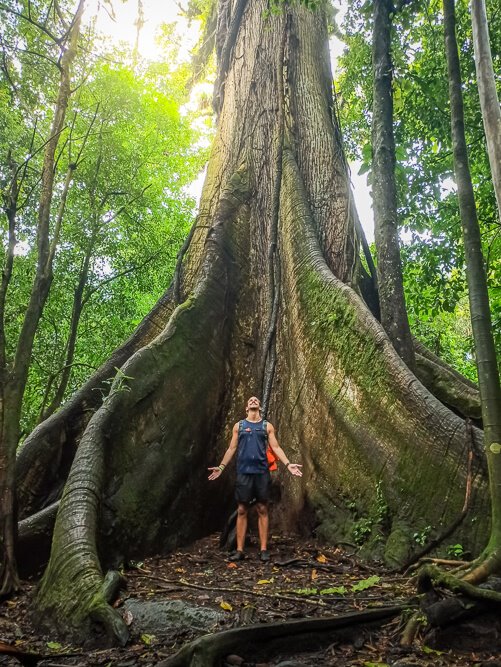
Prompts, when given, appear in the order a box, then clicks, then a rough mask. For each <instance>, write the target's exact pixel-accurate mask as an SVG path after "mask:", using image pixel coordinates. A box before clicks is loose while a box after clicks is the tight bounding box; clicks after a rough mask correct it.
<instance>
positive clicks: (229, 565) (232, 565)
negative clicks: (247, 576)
mask: <svg viewBox="0 0 501 667" xmlns="http://www.w3.org/2000/svg"><path fill="white" fill-rule="evenodd" d="M226 567H229V568H230V569H233V568H235V567H238V565H237V564H236V563H228V565H227V566H226Z"/></svg>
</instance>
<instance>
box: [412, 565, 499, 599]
mask: <svg viewBox="0 0 501 667" xmlns="http://www.w3.org/2000/svg"><path fill="white" fill-rule="evenodd" d="M435 586H440V587H441V588H447V589H448V590H450V591H452V592H453V593H456V594H461V595H466V596H467V597H470V598H473V599H474V600H488V601H490V602H497V603H500V604H501V593H499V592H498V591H492V590H489V589H488V588H479V587H478V586H475V585H473V584H471V583H469V582H468V581H465V580H464V579H458V578H457V577H455V576H454V575H452V574H450V573H448V572H443V571H442V570H441V569H440V568H438V567H437V566H436V565H425V566H424V567H423V568H422V569H421V570H420V572H419V575H418V581H417V590H418V593H426V592H428V591H430V590H431V589H432V588H434V587H435Z"/></svg>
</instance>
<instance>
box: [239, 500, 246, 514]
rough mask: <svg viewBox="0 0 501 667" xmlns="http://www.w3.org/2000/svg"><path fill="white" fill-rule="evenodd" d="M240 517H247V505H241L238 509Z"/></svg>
mask: <svg viewBox="0 0 501 667" xmlns="http://www.w3.org/2000/svg"><path fill="white" fill-rule="evenodd" d="M237 514H238V516H247V505H243V504H242V503H240V504H239V505H238V508H237Z"/></svg>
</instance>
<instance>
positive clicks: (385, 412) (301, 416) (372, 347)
mask: <svg viewBox="0 0 501 667" xmlns="http://www.w3.org/2000/svg"><path fill="white" fill-rule="evenodd" d="M221 6H222V8H223V10H224V11H225V12H228V11H229V7H230V3H227V2H222V3H221ZM234 6H235V12H236V11H238V12H239V14H238V15H235V14H234V16H233V19H232V17H231V16H226V15H225V16H223V17H221V20H220V21H218V26H219V29H220V30H221V31H223V33H222V34H219V35H218V37H217V40H216V41H217V44H218V45H220V47H219V50H220V53H221V62H222V63H223V65H224V69H225V71H224V73H223V74H222V75H220V77H219V79H218V82H219V87H218V90H217V91H216V92H217V94H216V98H215V99H216V100H217V103H218V109H219V125H218V134H217V137H216V139H215V142H214V147H213V150H212V155H211V159H210V162H209V168H208V174H207V179H206V183H205V187H204V192H203V197H202V203H201V210H200V215H199V217H198V221H197V225H196V227H195V228H194V230H193V234H192V235H191V236H190V244H189V247H188V249H187V252H186V253H185V254H184V260H183V263H182V266H181V267H180V271H179V273H178V276H177V277H176V279H175V281H174V289H173V294H174V299H176V300H177V301H178V305H177V307H176V308H175V309H173V310H171V308H172V301H171V300H169V301H168V303H169V306H168V307H167V308H166V309H165V310H163V311H162V313H163V315H164V316H165V317H162V318H160V319H159V320H158V321H160V320H162V321H163V322H164V325H163V330H162V331H160V332H159V333H158V335H157V336H156V337H154V338H151V337H150V338H149V342H148V344H146V345H145V346H144V347H142V348H140V349H137V348H134V346H133V349H131V348H129V355H128V357H126V359H127V360H126V361H125V360H124V361H125V363H124V361H122V362H121V363H123V364H124V365H122V367H121V369H120V371H119V372H118V374H117V376H116V378H115V381H114V384H113V387H112V390H111V392H110V394H109V396H108V397H107V398H106V399H105V400H104V402H102V404H101V406H100V407H99V406H98V400H97V399H95V400H94V403H93V408H94V410H95V412H94V414H93V415H92V417H91V419H90V421H89V422H88V424H87V426H86V428H85V432H84V434H83V437H82V439H81V441H80V444H79V447H78V449H77V451H76V456H75V459H74V462H73V465H72V467H71V471H70V473H69V476H68V481H67V483H66V486H65V490H64V494H63V497H62V499H61V502H60V506H59V510H58V514H57V519H56V525H55V529H54V539H53V545H52V552H51V557H50V562H49V565H48V568H47V570H46V572H45V575H44V577H43V580H42V584H41V587H40V590H39V595H38V598H37V608H38V612H39V617H40V619H41V622H46V623H51V624H54V625H55V626H56V627H58V628H59V630H60V631H61V632H62V633H65V634H76V635H79V634H80V635H81V634H82V633H85V632H87V631H88V630H89V628H90V623H91V620H92V619H97V620H98V621H100V622H101V623H103V624H104V626H105V627H106V629H107V630H108V632H110V633H111V634H112V636H113V637H114V638H115V639H116V640H118V641H121V642H123V641H125V640H126V637H127V632H126V628H125V626H124V624H123V622H122V620H121V618H120V616H119V614H118V612H116V611H115V610H113V609H112V607H111V606H109V604H108V602H109V599H108V592H109V589H108V587H107V586H106V585H105V583H104V577H103V573H104V571H105V570H106V569H107V568H110V567H111V568H112V567H114V566H116V565H117V564H118V563H120V562H123V561H124V560H127V559H128V558H131V557H133V556H138V555H145V554H146V553H152V552H154V551H156V550H166V549H169V548H172V547H174V546H175V545H176V544H179V543H181V542H186V541H188V540H191V539H194V538H196V537H197V536H200V535H202V534H206V533H208V532H209V531H211V530H213V529H214V528H217V527H219V526H221V525H222V523H223V521H224V518H225V516H226V515H227V512H228V509H229V504H228V503H229V498H230V494H231V487H232V481H231V472H229V474H225V476H224V477H223V478H221V480H220V481H218V482H217V483H211V484H209V483H208V482H207V467H208V466H209V465H211V464H214V462H215V461H217V460H219V457H220V456H221V452H222V451H223V450H224V449H225V448H226V446H227V441H228V438H229V435H230V431H231V425H232V424H234V423H235V421H236V420H237V419H238V418H240V416H241V413H242V409H243V405H244V401H245V399H246V398H247V397H248V396H249V395H251V394H260V393H261V392H262V391H263V372H262V371H263V368H264V367H265V366H266V363H265V361H266V357H267V356H268V355H269V351H270V341H271V344H272V345H273V346H274V350H275V352H274V354H275V362H274V365H273V367H274V373H273V374H272V378H273V383H272V385H271V394H270V401H269V408H268V418H269V419H270V420H271V421H272V422H273V423H274V424H275V426H276V427H277V429H278V434H279V439H280V441H281V443H282V444H283V446H284V448H285V449H286V451H287V452H288V453H289V454H290V457H291V458H294V459H298V460H302V462H303V464H304V472H305V474H304V477H303V478H302V480H301V481H298V480H297V479H292V478H291V479H286V480H284V485H283V486H284V489H283V496H282V497H283V499H282V507H281V511H280V513H279V514H280V517H281V519H282V521H283V522H284V524H286V525H287V526H289V527H291V528H293V527H295V526H296V525H297V521H298V519H299V517H300V516H302V515H303V511H304V510H307V512H306V513H305V516H308V517H311V516H312V510H313V513H314V516H315V517H316V518H315V524H316V530H317V534H319V535H321V536H323V537H325V538H327V539H339V538H343V537H344V538H346V535H347V534H348V533H349V531H350V529H351V528H352V527H353V524H354V520H355V519H356V515H354V514H353V511H352V509H351V508H352V507H353V501H354V502H355V504H356V505H357V509H358V512H359V516H360V514H362V515H363V516H366V517H372V516H376V515H378V516H379V518H381V504H382V502H384V504H385V506H386V511H385V515H386V516H385V523H386V524H387V526H388V528H387V531H386V533H385V534H384V538H385V540H386V542H385V555H386V558H387V560H388V562H393V563H396V562H399V561H402V560H404V559H405V558H406V557H407V555H408V552H409V549H411V547H412V533H413V532H414V531H415V530H416V529H419V528H423V527H424V526H427V525H431V526H437V527H439V526H440V525H444V526H447V525H448V524H449V522H451V521H452V520H453V519H454V518H455V517H456V516H457V515H458V514H459V513H460V512H461V508H462V506H463V497H464V486H465V476H466V462H467V458H468V452H469V449H470V447H471V446H473V447H474V449H475V452H476V453H477V456H476V457H475V462H476V463H475V466H474V468H475V479H474V482H473V490H474V491H473V499H472V508H473V509H474V511H475V512H476V514H477V516H478V517H481V519H482V520H478V521H475V522H468V523H467V525H466V524H463V526H462V528H461V529H460V530H461V533H460V535H457V536H456V537H457V539H458V540H460V541H461V543H462V544H463V545H465V548H472V549H474V548H475V547H476V545H478V544H479V543H481V542H482V540H484V539H485V536H486V533H487V526H486V525H485V521H484V520H483V519H484V517H485V516H488V510H487V506H486V505H487V503H486V489H485V481H484V474H483V459H482V454H481V453H479V449H480V441H481V432H480V431H478V430H474V437H473V442H471V438H470V437H468V429H467V428H466V426H465V423H464V421H463V420H462V419H461V418H460V417H458V416H457V415H456V414H453V413H452V412H451V411H450V410H449V409H448V408H447V407H445V406H444V405H443V404H442V403H440V402H439V401H438V400H437V399H436V398H435V397H434V396H433V395H432V394H430V393H429V392H428V390H427V389H425V388H424V386H423V385H422V384H421V383H420V382H419V380H418V379H417V378H416V377H415V376H414V375H413V374H412V372H411V371H410V370H409V369H408V367H407V366H406V365H405V364H404V363H403V361H402V360H401V359H400V358H399V356H398V355H397V353H396V352H395V349H394V348H393V346H392V345H391V343H390V341H389V339H388V337H387V335H386V334H385V332H384V330H383V329H382V327H381V326H380V324H379V323H378V322H377V320H376V319H375V318H374V317H373V315H372V314H371V312H370V311H369V309H368V308H367V306H366V304H365V303H364V301H363V300H362V297H361V295H360V293H359V287H358V284H357V277H358V276H359V275H360V271H359V254H358V253H359V250H358V246H357V241H356V234H355V230H354V220H355V217H354V215H353V210H352V207H351V202H350V193H349V180H348V176H347V173H346V167H345V161H344V158H343V155H342V149H341V143H340V137H339V128H338V127H337V125H336V122H335V120H334V119H333V115H332V93H331V73H330V66H329V54H328V49H327V29H326V22H325V17H324V14H323V11H322V10H318V11H316V12H311V11H309V10H307V9H305V8H303V7H302V6H300V5H294V6H291V7H287V6H286V8H285V10H284V14H282V15H278V16H277V15H273V16H270V17H268V18H266V16H267V12H266V9H267V2H266V1H265V0H248V1H247V2H236V3H234ZM235 17H236V18H235ZM223 19H224V20H223ZM235 22H236V23H237V26H236V27H235V25H234V23H235ZM224 31H226V33H225V34H224ZM226 49H229V51H228V52H226V53H225V50H226ZM282 93H283V100H282ZM281 100H282V101H283V104H282V103H281ZM281 114H284V115H283V119H282V118H281ZM282 120H283V124H282ZM282 127H283V131H282ZM282 147H283V148H282ZM274 158H276V159H274ZM278 158H280V165H278V164H277V161H278ZM278 204H279V207H278V215H277V206H278ZM275 225H278V226H277V227H276V234H275ZM274 244H276V247H273V245H274ZM270 246H271V248H272V252H270ZM270 260H272V261H273V262H274V263H275V265H276V266H275V268H274V269H273V270H270V266H269V262H270ZM277 295H278V296H277ZM274 304H275V305H276V306H278V310H277V309H276V308H274ZM274 311H276V312H277V316H276V318H275V315H274ZM270 331H273V333H272V336H271V338H270ZM150 332H151V330H150ZM134 340H135V342H136V343H138V342H139V341H140V340H141V336H139V335H136V337H135V338H134ZM143 340H144V339H143ZM134 349H137V351H135V352H134V353H133V354H131V352H133V351H134ZM124 355H125V353H124ZM122 358H123V357H122ZM107 368H108V371H109V370H110V365H108V366H107ZM103 372H104V371H103ZM104 377H106V375H104ZM91 394H92V392H91V391H90V388H89V389H88V392H87V394H86V396H87V398H88V397H89V396H90V395H91ZM94 394H97V392H94ZM70 406H73V407H63V409H62V411H61V413H62V414H63V417H61V416H60V414H58V413H56V414H55V415H53V416H52V417H51V418H50V419H49V420H48V423H47V424H46V425H44V424H41V425H40V426H39V427H38V429H37V432H35V434H34V435H33V437H32V439H31V441H30V442H28V443H26V445H25V448H24V451H25V452H26V453H25V454H24V457H25V458H24V462H22V463H23V465H22V466H20V470H21V469H22V470H24V471H25V472H24V474H21V479H22V480H23V482H22V486H23V489H24V493H25V496H24V497H25V499H26V503H27V504H29V498H30V495H29V484H28V483H27V480H28V479H32V478H31V475H30V472H28V470H29V468H27V465H26V463H27V460H28V458H29V457H31V461H33V460H34V458H35V457H36V454H35V453H36V452H37V451H38V450H39V449H40V448H41V445H40V444H39V443H40V442H43V443H44V448H43V450H44V451H54V448H58V451H62V449H63V447H62V442H61V437H66V436H62V434H63V433H64V434H67V433H68V431H70V430H71V428H72V426H71V425H70V424H69V422H68V421H67V420H68V417H69V415H70V414H75V415H78V420H80V421H79V424H80V426H79V427H80V428H81V427H82V425H83V423H84V421H85V420H84V412H85V408H84V406H85V400H83V398H82V394H80V395H79V396H77V397H75V399H74V401H73V402H72V403H70ZM72 409H74V410H75V412H74V413H71V410H72ZM65 410H67V412H66V415H64V411H65ZM51 425H52V426H53V429H52V430H51ZM70 439H71V442H72V450H73V451H74V449H75V446H74V444H73V443H74V439H73V438H70ZM37 443H38V444H37ZM51 448H52V450H51ZM30 452H31V453H30ZM22 458H23V455H21V459H22ZM58 470H59V472H61V468H60V467H59V468H58ZM47 482H48V477H45V486H46V485H47ZM37 488H38V489H39V490H40V489H41V488H42V487H40V486H39V487H37ZM40 492H41V491H40ZM42 495H43V494H42ZM44 498H45V500H44V501H42V502H40V500H37V501H36V502H33V503H32V508H33V509H36V508H39V507H41V506H43V505H47V504H49V502H50V501H51V500H52V498H49V497H48V496H47V494H45V496H44ZM348 501H349V502H348ZM376 505H378V508H377V511H374V508H375V506H376ZM51 511H52V510H51ZM277 514H278V513H277ZM310 525H311V523H310ZM70 590H71V595H68V591H70Z"/></svg>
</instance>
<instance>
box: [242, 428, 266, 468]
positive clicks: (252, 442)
mask: <svg viewBox="0 0 501 667" xmlns="http://www.w3.org/2000/svg"><path fill="white" fill-rule="evenodd" d="M267 446H268V442H267V433H266V431H265V429H264V428H263V420H261V421H259V422H250V421H247V419H244V420H243V422H242V427H241V428H240V429H239V434H238V450H237V473H239V474H241V475H256V474H259V473H262V472H267V471H268V461H267V458H266V448H267Z"/></svg>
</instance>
